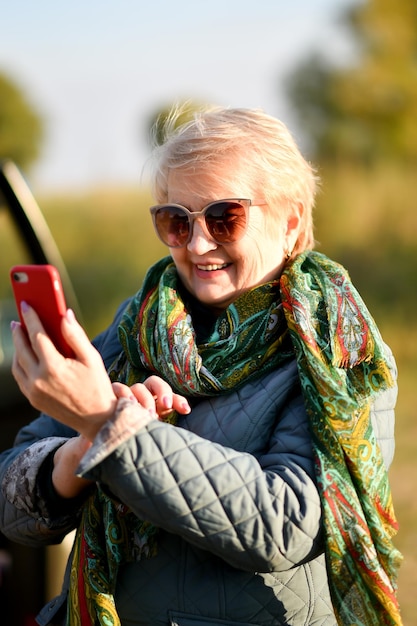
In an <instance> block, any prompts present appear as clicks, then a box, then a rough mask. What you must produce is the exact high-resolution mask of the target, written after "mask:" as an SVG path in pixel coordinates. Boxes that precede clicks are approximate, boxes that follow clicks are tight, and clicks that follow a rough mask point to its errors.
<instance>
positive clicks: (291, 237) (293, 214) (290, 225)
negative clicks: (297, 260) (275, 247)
mask: <svg viewBox="0 0 417 626" xmlns="http://www.w3.org/2000/svg"><path fill="white" fill-rule="evenodd" d="M303 214H304V205H303V203H302V202H297V203H294V204H292V205H291V207H290V210H289V213H288V218H287V230H286V233H285V238H286V242H287V250H288V251H289V252H292V250H293V249H294V246H295V244H296V242H297V239H298V235H299V233H300V228H301V223H302V217H303Z"/></svg>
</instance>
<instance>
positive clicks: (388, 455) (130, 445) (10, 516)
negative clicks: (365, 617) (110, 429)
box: [0, 325, 396, 626]
mask: <svg viewBox="0 0 417 626" xmlns="http://www.w3.org/2000/svg"><path fill="white" fill-rule="evenodd" d="M97 347H98V348H99V349H100V350H101V352H102V354H103V357H104V360H105V362H110V361H111V360H112V358H113V356H114V355H115V354H116V353H117V351H118V350H119V346H118V344H117V340H116V335H115V326H114V325H113V326H112V327H111V328H110V329H109V331H108V332H107V333H105V334H103V335H102V336H101V337H100V338H99V339H98V341H97ZM393 367H394V365H393ZM395 399H396V391H395V390H390V391H388V392H384V393H383V394H380V396H379V397H377V399H376V402H375V404H374V408H373V413H372V419H373V423H374V427H375V430H376V433H377V437H378V439H379V442H380V445H381V449H382V452H383V455H384V459H385V462H386V464H387V466H388V465H389V464H390V462H391V460H392V456H393V451H394V438H393V427H394V413H393V409H394V405H395ZM73 435H74V433H73V432H72V431H71V430H70V429H68V428H66V427H64V426H61V425H59V424H58V423H57V422H55V421H54V420H52V419H51V418H49V417H47V416H41V417H40V418H38V420H35V421H34V422H33V423H32V424H30V425H29V426H28V427H26V428H24V429H23V430H22V431H21V432H20V433H19V435H18V438H17V440H16V444H15V447H14V448H13V449H12V450H10V451H7V452H5V453H3V455H2V456H1V457H0V461H1V466H0V480H2V490H3V495H2V497H1V511H0V513H1V518H0V522H1V529H2V531H3V532H4V533H5V534H6V535H7V536H8V537H10V538H11V539H13V540H16V541H19V542H21V543H22V542H23V543H27V544H30V545H42V544H48V543H54V542H58V541H60V540H61V539H62V537H63V536H64V535H65V534H66V533H67V532H68V531H69V530H70V529H71V528H73V527H74V526H75V525H76V523H77V519H78V513H79V506H80V503H79V502H74V503H72V506H71V507H67V508H64V509H62V508H61V509H60V508H58V509H54V507H53V506H51V503H50V502H48V501H47V500H46V499H45V498H44V496H43V494H44V492H45V490H44V486H43V484H42V481H43V480H45V472H44V470H42V468H44V467H45V459H47V458H48V457H49V456H50V454H51V452H53V451H54V450H55V449H56V448H57V446H59V445H61V443H62V442H63V441H65V440H66V438H68V437H70V436H73ZM84 475H85V476H86V477H89V478H92V479H94V480H96V481H100V482H101V483H103V484H104V485H105V486H106V488H107V489H109V490H110V491H111V492H112V493H113V494H114V495H115V496H116V497H117V498H119V499H120V500H121V501H122V502H125V503H127V504H128V505H129V507H130V508H131V509H132V510H133V511H134V512H135V513H136V514H137V515H138V516H139V517H140V518H141V519H146V520H149V521H151V522H152V523H153V524H154V525H156V526H157V527H158V528H159V529H160V530H159V533H158V552H157V555H156V556H154V557H151V558H147V559H146V558H145V559H142V560H141V561H140V562H137V563H130V564H126V565H124V566H123V567H122V568H121V570H120V572H119V576H118V581H117V588H116V594H115V600H116V605H117V609H118V612H119V615H120V618H121V623H122V624H123V626H130V625H132V626H133V625H147V626H216V625H223V626H226V625H230V626H233V625H235V626H239V625H240V626H245V625H246V626H248V625H258V626H261V625H262V626H267V625H268V626H279V625H281V624H287V625H294V626H295V625H297V626H299V625H307V624H310V625H314V626H330V625H334V624H335V623H336V622H335V617H334V614H333V610H332V607H331V601H330V597H329V591H328V585H327V577H326V569H325V563H324V557H323V545H322V538H321V507H320V500H319V495H318V491H317V487H316V483H315V478H314V468H313V458H312V449H311V438H310V434H309V428H308V422H307V416H306V413H305V409H304V404H303V400H302V396H301V391H300V386H299V379H298V374H297V366H296V363H295V360H291V361H288V362H287V363H286V364H285V365H284V366H282V367H281V368H280V369H279V370H277V371H275V372H273V373H270V374H269V375H268V376H266V377H264V378H263V379H260V380H258V381H256V382H252V383H250V384H248V385H247V386H245V387H243V388H242V389H241V390H239V391H237V392H233V393H230V394H228V395H225V396H219V397H217V398H214V399H213V398H212V399H209V400H202V401H200V402H199V403H198V404H197V405H196V406H195V407H194V408H193V410H192V412H191V413H190V414H189V415H187V416H182V417H181V418H180V421H179V424H178V426H177V427H174V426H171V425H170V424H165V423H162V422H159V421H156V420H155V421H151V422H150V423H148V424H146V425H144V426H142V427H141V428H140V429H139V430H138V432H137V433H136V434H135V435H134V436H131V435H129V436H127V437H126V438H125V439H124V440H122V441H120V438H119V439H118V440H117V445H116V443H115V441H112V435H111V434H108V435H106V437H101V438H100V437H98V438H97V441H96V443H95V444H94V445H93V447H92V449H91V450H90V451H89V453H88V456H87V457H86V458H85V462H84ZM66 587H67V582H66V583H64V590H63V593H62V594H61V596H60V597H59V598H57V599H56V600H54V601H53V602H52V603H50V604H49V605H48V606H47V607H45V609H44V610H43V611H42V612H41V614H40V615H39V616H38V622H39V624H41V625H42V626H46V625H47V624H58V623H60V622H59V619H60V617H59V616H60V615H62V607H63V606H64V604H65V597H66ZM61 623H65V622H61Z"/></svg>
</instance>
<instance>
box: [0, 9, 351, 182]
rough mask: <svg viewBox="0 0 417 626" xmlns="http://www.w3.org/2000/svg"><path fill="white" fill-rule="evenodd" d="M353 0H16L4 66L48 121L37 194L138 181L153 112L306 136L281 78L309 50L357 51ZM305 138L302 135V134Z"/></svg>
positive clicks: (0, 58)
mask: <svg viewBox="0 0 417 626" xmlns="http://www.w3.org/2000/svg"><path fill="white" fill-rule="evenodd" d="M352 3H353V0H292V1H288V0H210V1H209V2H204V1H201V2H196V0H175V2H173V1H172V0H107V1H106V0H100V1H99V0H72V1H71V2H65V3H63V2H62V3H61V2H57V1H56V0H36V2H34V1H33V0H13V2H7V3H4V5H3V7H2V10H1V38H0V71H1V72H5V73H7V74H9V75H10V77H11V78H13V79H14V80H15V81H17V83H18V84H19V85H20V86H21V88H22V89H23V90H24V91H25V93H26V94H27V96H28V97H29V98H30V100H31V102H32V103H33V104H34V105H35V106H36V107H37V109H38V110H39V112H40V113H41V114H42V116H43V118H44V119H45V123H46V141H45V144H44V149H43V152H42V156H41V159H40V160H39V162H38V165H37V166H36V168H35V169H34V171H33V172H30V176H29V179H30V182H31V185H32V187H35V189H42V190H50V189H51V190H52V189H69V188H83V187H88V186H94V185H97V184H102V183H103V182H104V183H107V184H110V185H113V184H114V185H118V184H125V183H126V184H131V183H133V184H137V183H138V182H139V181H140V173H141V168H142V166H143V164H144V161H145V160H146V158H147V156H148V147H147V142H146V129H147V123H148V120H149V118H150V116H151V115H152V114H153V113H154V112H155V110H157V109H158V108H159V107H161V106H163V105H166V104H167V103H169V102H172V101H173V100H175V99H183V98H195V99H199V100H202V101H207V102H211V103H215V104H220V105H225V106H243V107H260V108H262V109H264V110H265V111H267V112H268V113H270V114H272V115H275V116H277V117H280V118H281V119H283V121H285V122H286V123H287V124H288V126H289V127H290V128H291V130H292V131H293V132H294V134H295V135H296V136H297V128H296V127H295V121H294V119H293V117H292V115H291V111H290V110H289V107H288V103H287V102H286V100H285V97H284V94H283V88H282V83H283V78H284V77H285V76H286V75H287V74H288V73H289V72H290V71H291V69H292V68H293V67H295V66H296V64H297V62H298V61H299V60H300V59H301V58H304V57H305V56H306V55H307V54H308V53H309V52H311V51H312V50H317V49H320V50H322V51H323V52H324V53H326V54H328V55H330V56H331V57H333V58H334V57H338V58H343V57H344V56H346V55H347V54H349V42H348V39H347V37H346V35H345V32H344V30H343V28H342V27H341V25H340V23H339V15H340V13H341V12H342V11H343V10H344V9H345V8H346V7H347V6H351V5H352ZM297 138H298V139H299V141H300V142H301V143H302V137H297Z"/></svg>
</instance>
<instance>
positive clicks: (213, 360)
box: [68, 252, 401, 626]
mask: <svg viewBox="0 0 417 626" xmlns="http://www.w3.org/2000/svg"><path fill="white" fill-rule="evenodd" d="M284 314H285V319H284ZM288 330H289V332H288ZM119 332H120V339H121V343H122V346H123V353H122V354H121V356H120V358H119V359H118V360H117V362H116V363H115V364H114V366H113V367H112V368H111V372H110V375H111V377H112V379H113V380H121V381H123V382H125V383H127V384H132V383H133V382H138V381H143V380H145V379H146V378H147V377H148V376H149V375H150V374H151V373H156V374H158V375H159V376H161V377H163V378H164V379H165V380H167V381H168V382H169V383H170V385H171V386H172V388H173V389H174V390H175V391H176V392H178V393H181V394H183V395H186V396H187V397H189V398H192V397H204V396H210V395H218V394H222V393H227V392H228V391H230V390H235V389H237V388H239V387H240V386H242V385H245V384H246V383H247V382H248V381H249V380H251V379H256V378H258V377H263V376H265V375H266V373H267V372H269V371H272V370H274V369H276V368H278V367H280V365H281V364H282V363H283V362H284V361H286V360H287V359H288V358H291V356H292V354H293V350H294V349H295V353H296V356H297V362H298V368H299V375H300V380H301V385H302V389H303V393H304V399H305V403H306V408H307V412H308V415H309V419H310V424H311V431H312V436H313V446H314V452H315V459H316V474H317V483H318V488H319V491H320V496H321V501H322V506H323V517H324V528H325V552H326V559H327V568H328V577H329V586H330V591H331V595H332V601H333V604H334V608H335V613H336V616H337V619H338V623H339V624H344V625H348V624H349V625H352V624H355V625H358V626H373V625H375V626H376V625H380V624H390V625H394V624H395V625H399V624H401V618H400V616H399V608H398V603H397V599H396V593H395V591H396V570H397V567H398V564H399V560H400V555H399V553H398V552H397V551H396V550H395V548H394V547H393V545H392V541H391V537H392V536H393V534H394V533H395V531H396V528H397V526H396V522H395V516H394V512H393V509H392V502H391V495H390V489H389V484H388V479H387V473H386V470H385V467H384V464H383V460H382V457H381V453H380V451H379V448H378V446H377V443H376V440H375V436H374V433H373V431H372V427H371V423H370V419H369V414H370V405H371V402H372V398H373V397H374V395H375V394H376V393H377V392H378V391H380V390H383V389H386V388H387V387H389V386H391V385H392V384H393V381H392V377H391V374H390V370H389V368H388V365H387V363H386V360H385V357H384V351H383V344H382V340H381V338H380V335H379V332H378V330H377V328H376V326H375V323H374V322H373V320H372V318H371V317H370V315H369V313H368V311H367V309H366V307H365V305H364V304H363V302H362V300H361V298H360V296H359V294H358V293H357V292H356V290H355V289H354V287H353V285H352V284H351V282H350V280H349V277H348V275H347V273H346V271H345V270H344V269H343V268H342V267H341V266H339V265H338V264H336V263H333V262H332V261H330V260H329V259H327V258H326V257H324V256H323V255H320V254H318V253H316V252H309V253H305V254H303V255H300V256H299V257H297V258H296V259H295V261H293V262H292V263H291V264H289V265H288V267H287V268H286V269H285V271H284V273H283V275H282V277H281V280H280V282H277V281H275V282H272V283H267V284H265V285H262V286H260V287H257V288H255V289H252V290H250V291H249V292H247V293H246V294H244V295H242V296H241V297H240V298H238V299H237V300H236V302H235V303H233V304H232V305H231V306H230V307H228V309H227V310H226V311H224V312H223V313H222V314H221V315H220V317H219V318H218V319H217V320H216V322H215V323H214V325H213V329H212V331H211V334H210V336H209V337H208V339H207V340H206V341H205V343H204V344H199V345H197V341H196V334H195V331H194V328H193V325H192V319H191V315H190V310H189V309H188V307H187V304H186V303H185V302H184V301H183V299H182V297H181V295H180V285H179V283H178V275H177V272H176V269H175V266H174V264H173V263H172V260H171V259H170V258H168V257H167V258H166V259H162V260H161V261H160V262H158V263H157V264H156V265H155V266H153V267H152V268H151V269H150V270H149V272H148V274H147V276H146V278H145V281H144V284H143V287H142V289H141V291H140V292H139V293H138V294H137V295H136V297H135V298H133V300H132V301H131V303H130V305H129V307H128V309H127V310H126V312H125V314H124V316H123V319H122V321H121V324H120V329H119ZM289 337H291V339H292V342H290V341H289ZM225 362H226V363H227V370H226V371H225V368H224V363H225ZM175 421H176V416H175V415H174V416H173V419H172V422H173V423H174V424H175ZM138 537H139V541H138V540H137V538H138ZM135 538H136V539H135ZM157 543H158V539H157V529H155V528H154V527H153V526H152V525H151V524H149V523H147V522H146V521H141V520H139V519H138V518H136V516H134V515H133V513H132V512H130V511H129V509H128V507H126V506H124V505H122V504H120V503H116V502H114V501H112V500H111V498H109V497H108V496H107V495H105V494H104V492H103V491H102V490H101V489H100V487H98V489H97V490H96V492H95V493H94V494H93V495H92V496H91V497H90V499H89V500H88V501H87V503H86V505H85V507H84V510H83V516H82V520H81V523H80V527H79V529H78V532H77V537H76V541H75V548H74V557H73V561H72V572H71V587H70V596H69V603H68V624H69V625H70V626H75V625H76V626H78V625H79V626H89V625H94V626H96V625H97V626H99V625H106V626H116V625H118V624H120V621H119V618H118V616H117V613H116V610H115V606H114V600H113V595H112V594H113V592H114V584H115V581H116V577H117V569H118V566H119V564H121V563H123V562H127V561H133V560H139V559H140V558H151V557H152V556H153V555H154V554H155V553H156V551H157Z"/></svg>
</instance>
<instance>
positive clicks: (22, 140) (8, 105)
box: [0, 73, 42, 170]
mask: <svg viewBox="0 0 417 626" xmlns="http://www.w3.org/2000/svg"><path fill="white" fill-rule="evenodd" d="M41 141H42V121H41V118H40V117H39V115H38V113H37V112H35V110H34V108H33V106H32V105H31V104H30V103H29V101H28V100H27V99H26V97H25V96H24V94H23V92H22V91H21V90H20V88H19V87H18V86H17V85H16V84H15V83H14V82H13V81H12V80H11V79H10V78H8V77H7V76H5V75H4V74H1V73H0V159H11V160H12V161H14V162H15V163H16V164H17V165H18V166H20V167H21V168H22V169H25V170H27V169H28V168H29V166H30V165H31V164H32V163H33V162H34V161H35V160H36V159H37V157H38V155H39V151H40V146H41Z"/></svg>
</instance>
